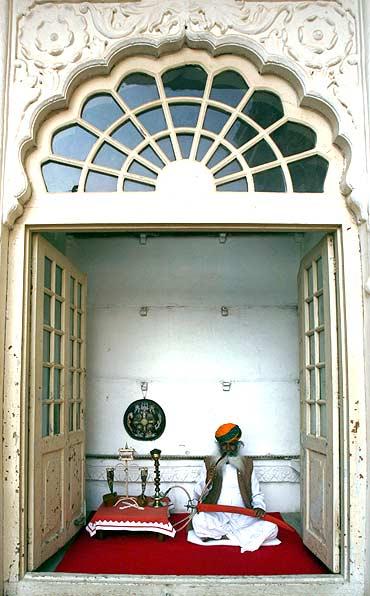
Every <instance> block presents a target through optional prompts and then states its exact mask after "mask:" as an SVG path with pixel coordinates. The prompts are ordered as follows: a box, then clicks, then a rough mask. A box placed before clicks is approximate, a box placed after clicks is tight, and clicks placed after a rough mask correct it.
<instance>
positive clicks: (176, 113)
mask: <svg viewBox="0 0 370 596" xmlns="http://www.w3.org/2000/svg"><path fill="white" fill-rule="evenodd" d="M199 110H200V106H199V105H198V104H194V103H193V104H191V103H175V104H171V105H170V111H171V116H172V122H173V125H174V127H175V128H180V127H181V126H186V127H188V128H195V127H196V125H197V122H198V116H199Z"/></svg>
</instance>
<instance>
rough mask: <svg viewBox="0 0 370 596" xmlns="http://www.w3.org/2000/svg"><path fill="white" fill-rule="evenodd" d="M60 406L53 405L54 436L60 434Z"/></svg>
mask: <svg viewBox="0 0 370 596" xmlns="http://www.w3.org/2000/svg"><path fill="white" fill-rule="evenodd" d="M60 409H61V408H60V404H54V435H59V434H60Z"/></svg>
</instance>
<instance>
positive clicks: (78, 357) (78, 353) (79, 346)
mask: <svg viewBox="0 0 370 596" xmlns="http://www.w3.org/2000/svg"><path fill="white" fill-rule="evenodd" d="M76 349H77V361H76V368H80V366H81V344H80V342H77V346H76Z"/></svg>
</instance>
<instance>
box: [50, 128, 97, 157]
mask: <svg viewBox="0 0 370 596" xmlns="http://www.w3.org/2000/svg"><path fill="white" fill-rule="evenodd" d="M97 138H98V137H96V136H95V135H94V134H92V133H91V132H89V131H88V130H86V129H85V128H82V126H80V125H79V124H71V125H70V126H67V127H66V128H63V129H62V130H59V131H58V132H56V133H55V134H54V136H53V139H52V142H51V150H52V152H53V153H54V154H55V155H63V156H64V157H69V158H71V159H78V160H80V161H84V160H85V159H86V157H87V156H88V154H89V152H90V150H91V147H92V146H93V145H94V143H95V141H96V140H97Z"/></svg>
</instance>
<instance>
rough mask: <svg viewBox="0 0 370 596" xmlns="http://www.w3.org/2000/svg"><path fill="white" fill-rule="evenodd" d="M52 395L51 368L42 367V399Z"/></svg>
mask: <svg viewBox="0 0 370 596" xmlns="http://www.w3.org/2000/svg"><path fill="white" fill-rule="evenodd" d="M49 397H50V368H47V367H46V366H44V367H43V369H42V399H43V400H46V399H49Z"/></svg>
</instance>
